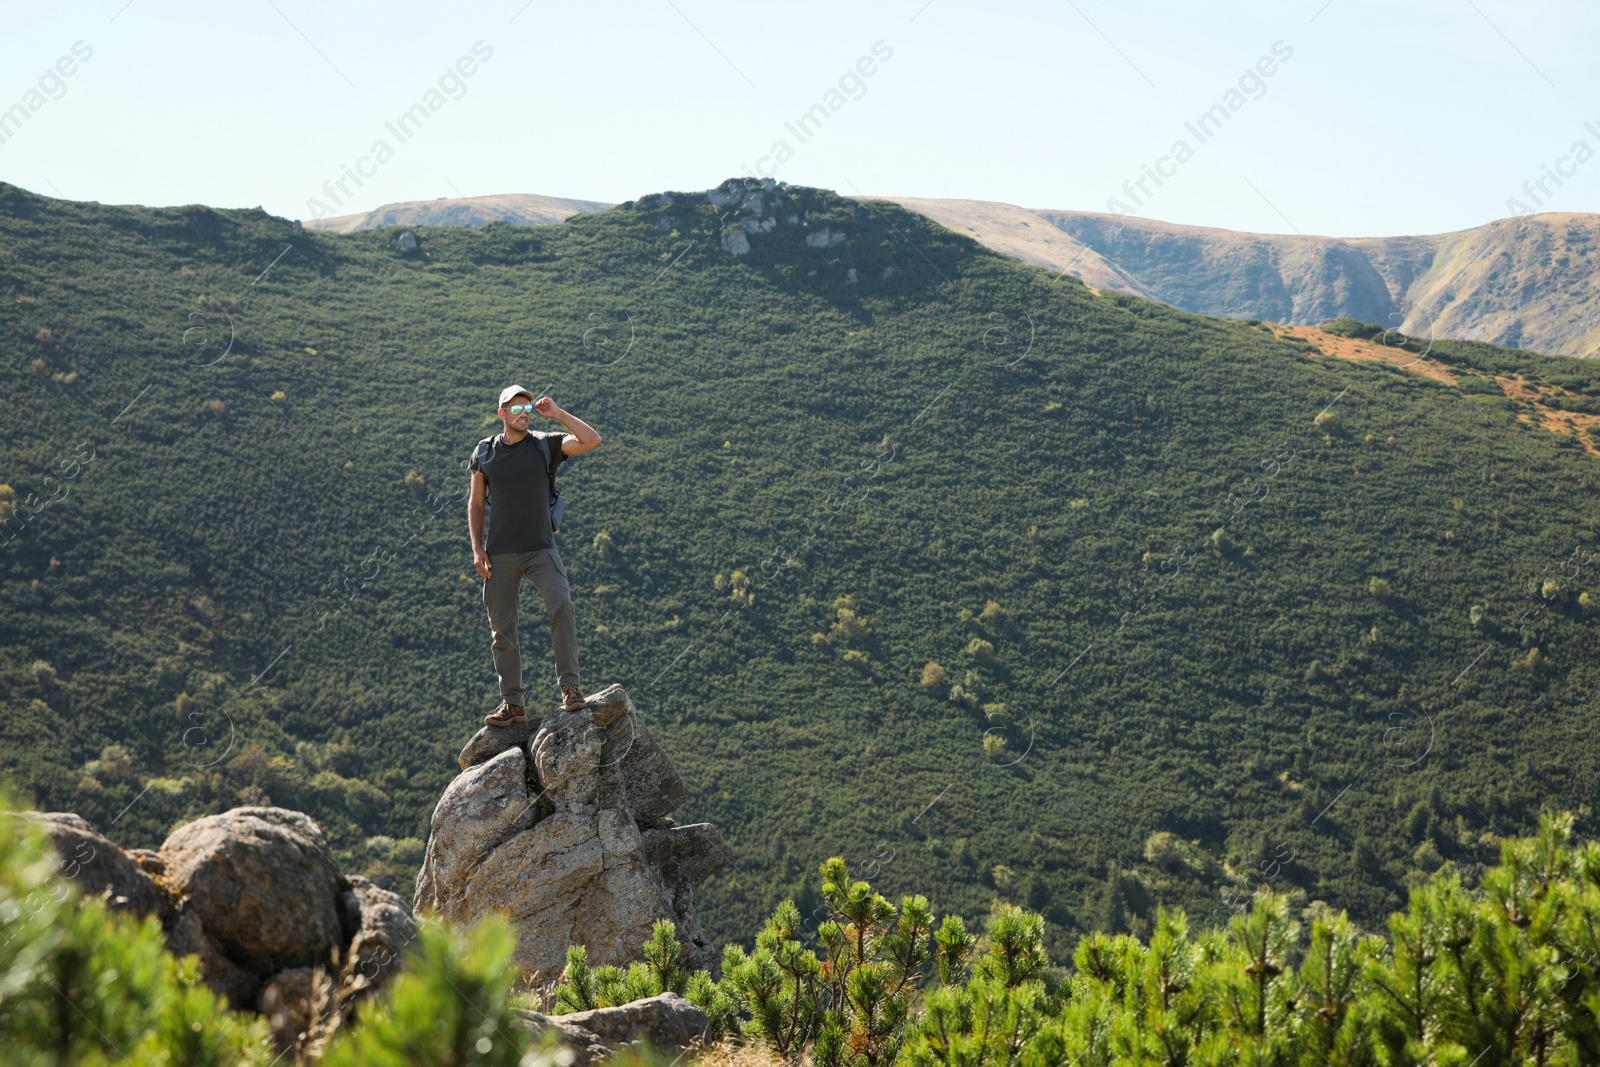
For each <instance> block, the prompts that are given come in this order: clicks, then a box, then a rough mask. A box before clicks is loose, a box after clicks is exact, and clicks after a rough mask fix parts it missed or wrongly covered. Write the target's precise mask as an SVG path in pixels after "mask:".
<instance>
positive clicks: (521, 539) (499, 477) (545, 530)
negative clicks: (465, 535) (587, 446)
mask: <svg viewBox="0 0 1600 1067" xmlns="http://www.w3.org/2000/svg"><path fill="white" fill-rule="evenodd" d="M566 436H567V435H566V434H564V433H542V432H534V431H529V433H528V435H527V436H526V437H524V438H523V439H522V440H520V441H518V442H517V443H516V444H514V445H508V444H506V442H505V441H504V440H503V439H502V435H501V434H495V436H494V440H493V441H491V442H490V443H489V458H488V459H487V460H485V461H484V462H483V465H482V466H481V467H480V466H479V464H478V463H477V460H476V459H473V460H472V461H471V462H470V463H468V467H469V469H471V470H482V471H483V478H484V482H485V483H486V486H487V490H488V491H487V501H488V505H489V528H488V530H486V531H485V532H484V537H483V542H484V544H483V550H484V551H485V552H488V553H489V554H490V555H493V554H495V553H497V552H537V551H538V550H539V549H541V548H554V547H555V539H554V538H553V537H552V536H551V533H550V480H549V477H548V476H547V475H546V474H545V463H544V451H543V450H542V449H541V448H540V447H539V441H538V438H540V437H543V438H545V439H546V440H547V441H549V442H550V461H551V463H552V464H553V465H554V469H555V470H556V471H557V473H559V472H560V470H561V461H562V460H563V459H565V458H566V456H565V455H564V454H563V453H562V451H561V442H562V440H563V439H565V438H566ZM473 451H474V453H476V451H477V447H476V446H474V447H473Z"/></svg>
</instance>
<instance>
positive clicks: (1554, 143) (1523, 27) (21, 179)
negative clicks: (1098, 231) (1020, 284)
mask: <svg viewBox="0 0 1600 1067" xmlns="http://www.w3.org/2000/svg"><path fill="white" fill-rule="evenodd" d="M6 28H7V32H6V34H5V35H4V36H3V37H0V70H3V71H4V76H3V78H0V111H3V110H4V109H8V108H11V107H12V106H13V105H15V104H19V103H21V104H22V105H23V106H24V108H25V109H26V107H27V105H28V104H29V103H30V102H31V103H34V104H38V103H39V102H40V101H41V100H42V101H43V105H42V106H40V107H38V109H37V110H36V111H30V112H29V113H28V117H27V118H26V120H25V121H22V122H21V123H20V126H19V127H18V128H15V129H6V128H5V127H3V126H0V133H5V134H9V137H8V139H7V140H5V141H4V143H0V178H3V179H4V180H6V181H9V182H12V183H14V184H17V185H20V186H22V187H24V188H27V189H31V190H34V191H36V192H40V193H44V194H46V195H52V196H62V197H66V198H68V199H74V200H99V201H102V202H105V203H141V204H151V205H173V204H187V203H205V204H211V205H214V206H218V207H254V206H256V205H260V206H262V207H264V208H266V209H267V210H268V211H270V212H273V213H274V214H279V215H284V216H288V217H291V218H310V217H312V216H313V214H314V208H313V207H312V206H309V205H308V201H309V200H310V199H311V198H313V197H318V198H322V199H324V200H326V201H327V202H328V203H329V206H330V207H333V208H334V209H335V210H334V211H333V212H330V213H339V214H344V213H349V212H353V211H365V210H368V209H370V208H373V207H376V206H378V205H379V204H383V203H388V202H392V201H396V200H414V199H426V198H432V197H439V196H456V195H468V196H473V195H480V194H486V193H508V192H529V193H545V194H550V195H555V196H569V197H580V198H585V199H594V200H608V201H620V200H626V199H632V198H635V197H638V196H640V195H642V194H644V193H648V192H652V191H659V190H663V189H698V188H706V187H708V186H711V185H714V184H716V183H717V182H719V181H721V180H722V179H723V178H726V177H729V176H732V175H734V174H738V173H742V172H744V171H745V170H746V168H753V167H755V166H756V165H757V163H758V160H760V159H761V157H763V156H768V155H770V154H771V150H772V148H773V146H774V145H775V143H776V142H778V141H784V142H786V143H787V145H788V148H789V149H790V150H791V152H792V156H791V157H790V158H787V159H785V160H784V161H783V162H782V163H781V164H778V163H777V161H776V160H769V161H768V163H767V164H766V165H765V166H766V169H767V170H768V171H769V172H773V173H775V174H776V176H777V177H779V178H781V179H783V180H785V181H789V182H794V183H800V184H806V185H819V186H824V187H827V188H832V189H835V190H837V191H839V192H841V193H845V194H856V193H872V194H900V195H909V196H925V197H967V198H973V199H981V200H1000V201H1006V202H1009V203H1016V204H1022V205H1024V206H1028V207H1045V208H1071V209H1082V210H1093V211H1104V210H1107V201H1108V199H1109V198H1111V197H1113V196H1122V195H1123V194H1122V186H1123V183H1124V182H1125V181H1129V180H1137V179H1138V178H1139V177H1140V175H1141V168H1142V166H1143V165H1144V164H1151V165H1154V164H1156V163H1157V161H1158V160H1159V159H1160V158H1161V157H1162V156H1165V155H1167V154H1168V153H1169V151H1170V150H1171V148H1172V146H1173V144H1174V142H1175V141H1177V140H1179V139H1180V138H1182V139H1184V140H1186V141H1187V142H1188V143H1189V146H1190V147H1191V148H1192V149H1193V157H1192V158H1187V159H1185V161H1184V162H1183V163H1182V164H1181V165H1179V164H1176V163H1175V162H1172V161H1169V162H1168V163H1166V164H1165V165H1164V167H1165V169H1166V170H1167V172H1168V173H1169V175H1170V177H1169V178H1168V179H1166V180H1165V182H1164V184H1163V185H1162V186H1161V187H1160V188H1159V189H1158V188H1156V187H1155V186H1154V185H1153V184H1151V183H1149V181H1148V179H1147V183H1146V187H1145V188H1146V190H1147V191H1149V192H1152V193H1153V194H1154V195H1151V196H1149V197H1141V200H1143V203H1142V204H1140V205H1139V211H1138V214H1140V215H1143V216H1146V217H1150V218H1158V219H1166V220H1170V221H1175V222H1184V223H1193V224H1197V225H1209V226H1223V227H1229V228H1233V229H1245V230H1255V231H1261V232H1275V233H1286V232H1294V231H1296V230H1298V231H1300V232H1304V233H1323V234H1334V235H1339V236H1369V235H1370V236H1377V235H1386V234H1398V233H1437V232H1441V231H1446V230H1455V229H1463V228H1466V227H1469V226H1475V225H1478V224H1480V223H1483V222H1487V221H1489V220H1490V219H1494V218H1500V217H1504V216H1506V215H1508V214H1510V213H1511V211H1510V210H1508V206H1507V199H1508V198H1509V197H1512V196H1524V194H1523V193H1522V191H1521V190H1522V187H1523V183H1524V182H1526V181H1530V180H1537V179H1539V178H1540V176H1541V173H1542V167H1543V166H1544V165H1546V164H1549V165H1551V166H1555V165H1557V164H1558V162H1559V161H1560V160H1561V159H1562V157H1564V156H1568V155H1569V153H1570V152H1571V151H1572V148H1573V145H1574V142H1576V141H1578V140H1580V139H1582V140H1585V141H1587V142H1588V144H1589V146H1590V147H1591V148H1593V149H1595V150H1597V151H1600V63H1597V61H1596V58H1595V57H1596V53H1595V45H1596V42H1597V41H1600V9H1597V8H1596V6H1595V5H1593V4H1579V3H1576V2H1571V0H1520V2H1511V0H1383V2H1372V0H1332V2H1331V3H1326V2H1325V0H1274V2H1272V3H1265V2H1258V3H1246V2H1237V0H1229V2H1213V3H1195V2H1193V0H1190V2H1155V0H1143V2H1141V0H1131V2H1130V0H1123V2H1120V3H1114V2H1112V0H1070V2H1068V0H1060V2H1058V3H1011V4H1005V3H1000V4H996V3H982V4H978V3H972V2H970V0H932V2H931V3H926V2H925V0H882V2H879V0H869V2H857V3H853V4H845V3H813V4H807V5H798V4H781V5H780V4H760V3H751V2H746V3H738V4H734V3H723V2H716V0H633V2H629V3H612V2H599V3H586V4H574V3H564V4H557V3H552V2H550V0H532V2H531V3H528V4H526V6H524V0H504V2H498V0H497V2H495V3H468V4H437V3H436V4H421V3H414V2H398V3H389V4H383V5H377V4H367V5H352V4H336V3H311V2H309V0H235V2H232V3H228V4H216V3H198V2H195V3H175V2H165V3H164V2H161V0H133V2H132V3H125V0H88V2H81V3H74V4H60V5H28V6H27V7H26V8H23V7H20V6H19V7H17V8H14V9H13V10H11V11H8V12H7V27H6ZM78 41H82V42H83V45H81V46H79V47H80V51H82V50H83V49H85V48H87V49H92V56H90V58H88V59H87V60H86V61H83V62H81V63H80V64H78V65H77V67H76V69H75V70H74V73H72V74H71V76H69V77H65V78H61V79H60V81H59V82H58V83H57V82H52V81H50V79H49V78H46V86H45V88H46V92H45V93H43V94H40V95H38V96H34V97H29V96H28V95H27V94H28V92H29V90H31V89H36V88H38V86H39V82H40V78H41V76H43V75H45V74H46V71H47V70H50V69H52V68H53V66H54V64H55V63H56V62H57V60H58V58H59V57H62V56H69V55H70V54H71V51H72V48H73V45H74V43H75V42H78ZM478 41H482V42H483V45H482V46H480V49H481V48H485V47H486V48H487V49H489V50H492V55H491V56H490V58H488V59H487V60H486V61H483V62H481V63H480V64H479V65H478V66H477V67H476V69H475V70H474V72H473V73H472V74H471V76H470V77H465V78H461V79H460V80H459V82H458V83H457V84H451V83H450V81H449V79H448V78H447V79H446V90H447V92H446V93H444V94H441V95H440V96H439V97H436V98H434V102H435V103H438V101H439V100H441V99H442V100H444V101H445V102H444V103H443V105H442V106H440V107H438V109H437V110H436V111H431V112H429V117H428V119H427V121H426V122H425V123H423V124H422V128H421V129H420V130H419V131H417V132H416V133H415V135H414V136H413V137H411V138H410V139H408V140H407V141H406V142H405V143H401V142H400V141H399V140H398V138H396V137H395V136H394V135H393V134H392V133H390V132H389V131H388V130H387V129H386V127H385V125H384V124H385V122H392V121H394V120H395V119H396V118H397V117H398V116H399V115H400V114H401V113H403V112H404V111H405V110H406V109H407V108H409V107H411V106H412V105H413V104H417V103H419V102H422V103H424V104H426V103H427V102H428V100H427V93H428V91H429V90H430V89H431V88H435V87H437V86H438V84H439V81H440V78H441V76H442V75H445V74H446V73H447V72H448V71H449V70H450V69H451V68H452V67H453V65H454V64H456V62H457V61H458V59H460V57H463V56H470V54H471V50H472V46H473V44H474V43H475V42H478ZM1279 41H1281V42H1283V46H1280V51H1281V49H1282V48H1283V47H1286V48H1287V49H1289V50H1292V56H1291V57H1290V58H1289V59H1288V60H1286V61H1283V62H1281V63H1276V64H1275V65H1274V63H1268V64H1266V66H1267V67H1271V68H1272V69H1273V73H1272V74H1271V76H1270V77H1266V78H1263V79H1261V81H1260V82H1259V83H1250V82H1249V81H1248V80H1247V83H1246V88H1247V90H1249V93H1250V94H1251V95H1253V96H1256V97H1258V98H1254V99H1252V98H1249V97H1248V96H1245V95H1241V96H1236V97H1234V98H1232V101H1233V103H1234V104H1235V105H1236V106H1237V110H1236V111H1231V112H1229V116H1228V119H1227V121H1226V123H1224V124H1223V128H1222V129H1221V130H1220V132H1217V133H1216V134H1215V135H1214V136H1212V137H1210V138H1209V139H1208V140H1207V141H1206V142H1205V143H1204V144H1201V143H1199V141H1198V140H1197V139H1196V138H1195V137H1194V135H1193V134H1191V133H1189V132H1188V131H1186V129H1185V126H1184V124H1185V122H1187V121H1193V120H1195V119H1196V118H1197V117H1198V116H1199V115H1200V114H1201V113H1202V112H1204V111H1206V110H1207V109H1208V108H1210V107H1211V106H1212V105H1213V104H1217V103H1219V102H1222V103H1224V104H1227V103H1228V100H1227V99H1226V98H1225V94H1226V92H1227V90H1229V89H1230V88H1232V87H1235V86H1236V85H1237V84H1238V82H1239V79H1240V77H1241V75H1244V74H1245V73H1246V72H1247V71H1248V70H1249V69H1250V68H1252V67H1253V65H1255V64H1256V63H1257V62H1258V60H1259V59H1260V58H1261V57H1263V56H1269V55H1270V53H1271V51H1272V47H1273V45H1274V43H1275V42H1279ZM877 42H882V43H881V44H880V45H879V50H880V54H882V53H883V52H884V51H885V50H887V51H889V52H892V54H891V55H890V56H889V58H887V59H886V60H882V61H881V62H877V63H876V66H875V67H874V66H873V63H871V62H869V63H867V64H865V66H866V68H868V69H872V73H871V75H870V76H866V77H862V76H861V75H860V74H859V73H858V74H856V75H854V78H855V79H856V80H854V81H853V80H852V76H850V75H848V73H847V72H849V71H851V70H852V69H854V68H855V66H856V64H857V63H858V61H859V60H860V59H861V57H864V56H869V57H870V56H871V54H872V49H873V46H874V44H875V43H877ZM67 66H68V67H70V66H71V64H67ZM841 77H844V87H845V89H846V93H842V94H839V95H836V96H833V97H831V98H830V97H829V95H828V94H829V90H831V89H836V88H837V87H838V86H839V83H840V79H841ZM1263 87H1264V91H1263ZM463 89H464V91H463ZM451 93H459V96H458V97H456V98H452V97H451V96H450V95H449V94H451ZM52 96H54V97H58V98H50V97H52ZM1240 101H1243V103H1242V106H1239V104H1240ZM818 103H822V104H823V105H824V107H826V106H827V105H828V104H830V103H831V104H833V105H834V107H835V108H836V110H833V111H830V112H829V117H828V118H827V121H826V122H825V123H824V124H822V128H821V129H820V130H818V131H816V132H814V133H813V134H812V135H811V136H810V137H809V138H808V139H806V140H805V141H804V142H803V143H802V142H801V141H800V140H799V139H798V138H797V137H796V136H795V135H794V134H793V133H791V132H789V131H788V130H787V129H786V127H785V123H786V122H792V121H794V120H795V119H796V118H797V117H798V116H800V115H801V114H802V113H804V112H805V111H806V110H807V109H808V108H811V107H812V106H813V105H815V104H818ZM1585 122H1592V123H1593V124H1594V126H1595V130H1596V132H1591V131H1589V130H1587V129H1586V128H1585ZM379 139H383V140H386V141H387V142H388V143H389V146H390V148H391V149H392V152H393V154H392V156H391V157H389V158H386V159H384V160H383V161H382V162H381V163H379V162H377V161H376V160H373V161H370V162H368V163H367V164H365V165H364V169H365V170H366V171H367V173H368V174H369V177H367V178H364V179H363V182H364V184H363V185H361V186H360V187H359V188H358V187H357V186H356V185H355V184H354V183H353V182H351V181H350V180H349V179H346V192H347V193H348V194H349V195H348V196H341V197H340V199H341V200H342V201H343V202H342V203H340V204H337V205H335V204H333V203H332V201H331V200H328V198H327V197H326V195H325V194H324V193H323V185H324V183H325V182H330V181H337V180H338V179H339V178H340V176H341V172H342V170H343V168H344V167H346V166H355V165H356V164H357V162H358V160H360V158H361V157H363V156H365V155H367V154H368V153H369V151H370V149H371V147H372V146H373V144H374V142H375V141H377V140H379ZM1562 166H1563V169H1564V170H1566V171H1567V172H1568V174H1569V175H1570V177H1568V178H1566V179H1563V180H1564V184H1563V185H1562V186H1560V187H1559V188H1558V187H1557V186H1556V185H1555V184H1554V183H1553V182H1550V181H1549V180H1548V179H1547V180H1546V185H1545V190H1546V192H1548V193H1549V194H1550V195H1549V196H1548V197H1543V196H1542V197H1541V199H1544V201H1545V203H1544V205H1543V206H1544V207H1545V208H1547V209H1549V210H1557V211H1596V210H1600V158H1596V159H1593V160H1587V161H1586V162H1584V163H1583V164H1582V165H1579V164H1578V162H1577V160H1576V159H1571V160H1568V161H1567V162H1566V163H1565V164H1562ZM1524 199H1526V198H1525V197H1524ZM1530 206H1531V202H1530Z"/></svg>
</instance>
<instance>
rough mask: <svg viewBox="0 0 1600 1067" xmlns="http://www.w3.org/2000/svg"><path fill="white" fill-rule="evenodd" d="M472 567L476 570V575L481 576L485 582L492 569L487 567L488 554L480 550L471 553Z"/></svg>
mask: <svg viewBox="0 0 1600 1067" xmlns="http://www.w3.org/2000/svg"><path fill="white" fill-rule="evenodd" d="M472 565H473V566H474V567H476V568H478V573H479V574H481V575H483V577H484V580H485V581H487V580H488V579H489V577H490V576H491V574H492V573H493V569H492V568H491V567H490V566H489V554H488V553H487V552H484V551H482V550H481V549H477V550H474V551H473V553H472Z"/></svg>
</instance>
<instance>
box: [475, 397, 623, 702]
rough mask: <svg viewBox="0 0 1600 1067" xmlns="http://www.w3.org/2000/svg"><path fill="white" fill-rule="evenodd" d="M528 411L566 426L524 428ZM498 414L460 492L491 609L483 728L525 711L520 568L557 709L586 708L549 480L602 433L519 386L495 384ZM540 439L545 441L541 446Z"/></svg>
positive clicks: (596, 444)
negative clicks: (537, 601)
mask: <svg viewBox="0 0 1600 1067" xmlns="http://www.w3.org/2000/svg"><path fill="white" fill-rule="evenodd" d="M535 411H537V412H538V413H539V414H540V415H543V416H544V417H545V418H547V419H556V420H557V421H559V422H560V423H561V425H563V426H565V427H566V428H567V429H569V430H571V431H572V432H571V433H570V434H560V433H529V432H528V423H529V421H531V419H532V417H533V413H534V412H535ZM497 413H498V414H499V416H500V421H501V423H502V424H503V425H504V427H505V428H504V429H503V430H502V431H501V432H500V433H498V434H496V435H495V436H494V437H492V438H490V439H489V440H488V442H486V443H483V444H482V447H481V448H477V449H474V451H473V457H472V460H471V462H470V463H469V464H468V467H469V469H470V470H471V471H472V495H471V496H470V497H469V498H468V500H467V530H468V532H469V533H470V535H471V537H472V563H473V566H475V567H477V568H478V573H479V574H481V575H482V576H483V605H484V607H485V608H487V609H488V611H489V628H490V630H491V631H492V632H493V635H494V643H493V645H492V647H493V649H494V669H495V673H497V674H498V675H499V676H500V697H501V701H500V706H499V707H497V708H495V709H494V711H492V712H490V713H489V714H488V715H487V716H485V717H484V720H483V721H484V722H485V723H487V724H488V725H490V726H510V725H511V724H512V723H519V722H526V721H527V718H528V716H527V711H526V710H525V708H524V705H523V699H524V690H523V686H522V652H521V650H520V649H519V648H518V647H517V603H518V600H519V598H520V595H521V591H522V578H523V575H527V576H528V578H529V579H530V580H531V581H532V582H533V586H534V588H535V589H537V590H539V595H540V596H541V597H543V598H544V607H545V613H546V614H547V615H548V616H549V617H550V639H551V643H552V644H554V646H555V653H556V684H557V685H559V686H560V687H561V707H562V710H564V711H577V710H578V709H580V708H584V707H588V706H589V703H588V701H586V700H584V698H583V691H582V690H581V689H580V688H579V686H578V621H577V616H576V614H575V612H574V611H573V607H572V591H571V590H570V589H569V588H568V586H567V566H566V564H565V563H563V562H562V561H561V554H560V553H559V552H557V551H556V546H555V540H554V538H553V536H552V531H551V522H550V503H551V500H550V483H551V481H552V480H553V479H554V476H555V471H556V469H557V468H559V467H560V466H561V461H562V460H563V459H564V458H566V457H567V456H578V455H582V454H583V453H585V452H592V451H593V450H595V449H596V448H599V447H600V435H599V434H597V433H595V431H594V429H593V428H592V427H590V425H589V424H588V423H586V422H584V421H583V420H582V419H580V418H578V417H577V416H575V415H573V414H571V413H570V412H566V411H563V410H562V409H561V408H559V407H557V406H556V402H555V401H554V400H551V399H550V398H549V397H548V396H542V397H540V398H539V399H538V400H537V401H535V400H534V399H533V394H532V393H530V392H528V391H527V390H526V389H524V388H522V386H520V385H508V386H506V388H505V389H503V390H502V391H501V393H500V407H499V410H498V412H497ZM541 439H543V441H544V443H545V445H546V446H547V447H540V441H541ZM547 450H548V466H547V465H546V463H547V457H546V452H547ZM480 457H481V458H480ZM491 499H492V500H493V501H494V503H493V506H492V507H490V509H489V535H488V537H487V538H485V537H484V530H483V525H484V524H483V518H484V508H485V506H486V505H488V503H489V501H490V500H491Z"/></svg>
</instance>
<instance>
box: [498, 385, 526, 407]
mask: <svg viewBox="0 0 1600 1067" xmlns="http://www.w3.org/2000/svg"><path fill="white" fill-rule="evenodd" d="M518 393H521V394H522V395H523V396H526V397H528V398H529V399H530V400H531V399H532V398H533V394H532V393H530V392H528V391H527V390H526V389H524V388H523V387H522V386H520V385H508V386H506V387H505V388H504V389H502V390H500V403H499V404H498V405H497V406H498V407H502V408H503V407H505V406H506V401H508V400H510V399H511V398H512V397H514V396H516V395H517V394H518Z"/></svg>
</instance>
